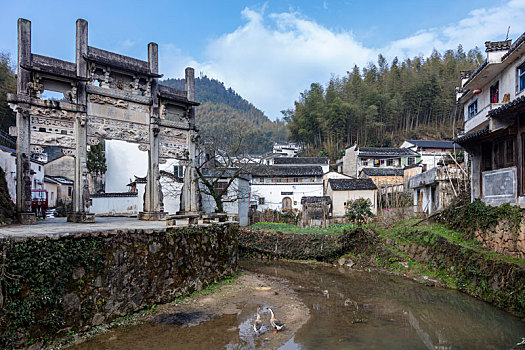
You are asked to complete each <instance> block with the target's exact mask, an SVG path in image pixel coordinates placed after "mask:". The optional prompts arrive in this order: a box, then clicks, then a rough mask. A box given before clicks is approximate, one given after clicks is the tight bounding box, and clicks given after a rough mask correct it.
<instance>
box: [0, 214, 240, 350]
mask: <svg viewBox="0 0 525 350" xmlns="http://www.w3.org/2000/svg"><path fill="white" fill-rule="evenodd" d="M237 239H238V225H233V224H221V225H208V226H193V227H186V228H167V229H131V230H119V231H113V232H108V231H100V232H87V233H78V234H71V235H60V236H56V237H51V238H50V237H42V236H37V237H24V238H18V239H12V238H11V239H7V238H4V239H1V240H0V251H1V252H2V256H3V258H2V266H1V269H0V272H1V274H2V275H1V276H0V283H1V288H0V291H1V293H0V306H1V307H2V308H1V311H0V341H1V343H0V347H1V348H14V347H16V348H19V347H24V346H27V345H28V344H31V343H35V344H41V343H42V342H43V341H44V340H48V339H51V338H53V337H54V336H55V335H60V334H62V335H66V334H70V333H72V332H76V331H82V330H87V329H89V328H90V327H92V326H96V325H99V324H101V323H105V322H109V321H111V320H113V319H115V318H117V317H119V316H124V315H127V314H129V313H132V312H135V311H136V310H138V309H142V308H147V307H148V306H151V305H153V304H157V303H166V302H169V301H171V300H173V299H174V298H176V297H178V296H181V295H184V294H186V293H191V292H193V291H196V290H200V289H202V288H203V287H204V286H206V285H208V284H209V283H212V282H214V281H218V280H219V279H221V278H223V277H224V276H226V275H231V274H233V273H235V272H236V270H237V266H238V265H237V264H238V251H237V249H238V240H237Z"/></svg>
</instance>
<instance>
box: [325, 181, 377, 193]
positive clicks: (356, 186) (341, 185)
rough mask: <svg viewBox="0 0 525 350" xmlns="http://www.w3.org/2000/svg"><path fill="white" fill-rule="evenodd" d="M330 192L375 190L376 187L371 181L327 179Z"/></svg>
mask: <svg viewBox="0 0 525 350" xmlns="http://www.w3.org/2000/svg"><path fill="white" fill-rule="evenodd" d="M328 184H329V185H330V187H331V188H332V191H355V190H375V189H377V186H376V185H375V184H374V182H373V181H372V179H329V180H328Z"/></svg>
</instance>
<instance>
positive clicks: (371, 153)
mask: <svg viewBox="0 0 525 350" xmlns="http://www.w3.org/2000/svg"><path fill="white" fill-rule="evenodd" d="M391 156H413V157H416V156H419V154H418V153H417V152H414V151H412V150H411V149H408V148H397V147H359V157H391Z"/></svg>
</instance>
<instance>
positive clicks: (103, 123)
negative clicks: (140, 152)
mask: <svg viewBox="0 0 525 350" xmlns="http://www.w3.org/2000/svg"><path fill="white" fill-rule="evenodd" d="M87 134H88V136H91V137H97V138H101V139H107V140H123V141H128V142H133V143H148V144H149V127H148V126H147V125H143V124H137V123H131V122H125V121H120V120H113V119H108V118H100V117H93V116H89V117H88V124H87Z"/></svg>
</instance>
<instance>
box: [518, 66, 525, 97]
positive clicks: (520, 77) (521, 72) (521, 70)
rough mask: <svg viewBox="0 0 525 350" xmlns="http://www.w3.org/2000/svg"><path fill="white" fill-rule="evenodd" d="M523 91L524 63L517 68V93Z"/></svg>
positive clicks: (524, 87)
mask: <svg viewBox="0 0 525 350" xmlns="http://www.w3.org/2000/svg"><path fill="white" fill-rule="evenodd" d="M524 89H525V63H523V64H522V65H521V66H519V67H518V92H522V91H523V90H524Z"/></svg>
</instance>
